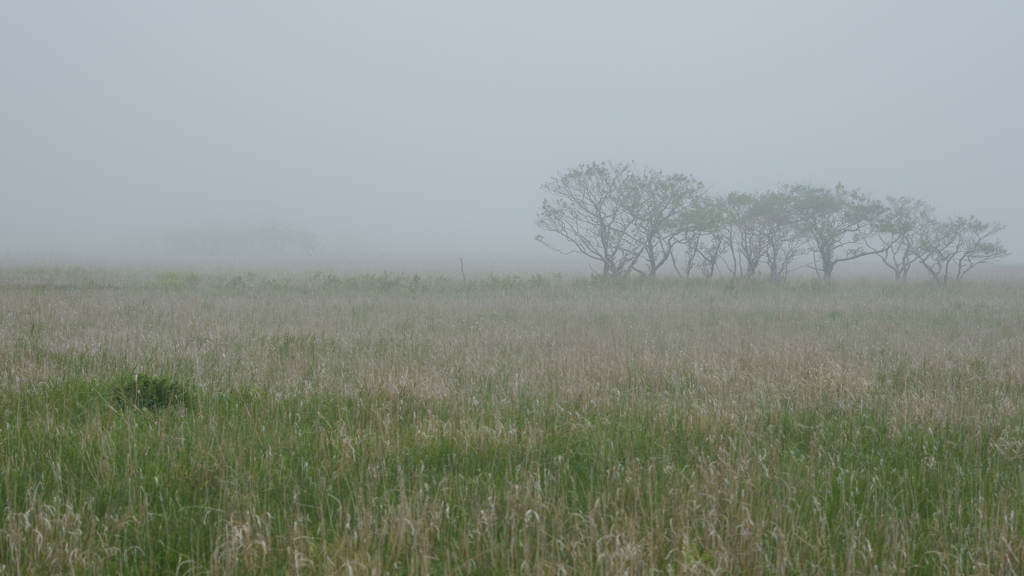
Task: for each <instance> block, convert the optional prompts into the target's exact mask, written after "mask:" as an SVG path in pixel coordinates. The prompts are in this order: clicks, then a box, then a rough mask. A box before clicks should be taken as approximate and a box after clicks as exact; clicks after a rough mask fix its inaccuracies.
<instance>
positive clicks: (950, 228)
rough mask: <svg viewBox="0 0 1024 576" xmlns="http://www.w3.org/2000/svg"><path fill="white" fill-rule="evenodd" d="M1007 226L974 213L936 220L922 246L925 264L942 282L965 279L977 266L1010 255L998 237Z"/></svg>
mask: <svg viewBox="0 0 1024 576" xmlns="http://www.w3.org/2000/svg"><path fill="white" fill-rule="evenodd" d="M1005 227H1006V226H1004V225H1003V224H1000V223H998V222H983V221H981V220H979V219H978V218H975V217H974V216H971V217H969V218H964V217H963V216H958V217H955V218H950V219H948V220H945V221H942V222H939V221H934V220H933V221H931V222H930V224H929V225H928V227H927V228H926V229H925V230H924V232H923V234H922V239H921V244H920V247H919V248H918V256H919V258H920V262H921V265H923V266H924V268H925V269H926V270H928V273H929V274H931V276H932V279H934V280H935V282H937V283H938V284H946V283H948V282H949V281H950V280H955V281H959V280H962V279H963V278H964V276H966V275H967V273H968V272H970V271H971V269H973V268H974V267H975V266H978V265H979V264H985V263H988V262H994V261H996V260H999V259H1000V258H1004V257H1006V256H1008V255H1009V254H1010V253H1009V251H1007V250H1006V248H1004V247H1003V244H1002V242H1001V241H1000V240H999V239H998V238H995V235H996V234H998V233H999V232H1000V231H1001V230H1002V229H1003V228H1005Z"/></svg>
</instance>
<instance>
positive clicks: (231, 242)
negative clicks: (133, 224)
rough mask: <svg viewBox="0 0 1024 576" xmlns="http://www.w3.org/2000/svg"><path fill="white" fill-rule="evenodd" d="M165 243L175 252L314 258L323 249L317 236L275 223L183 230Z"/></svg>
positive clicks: (168, 234) (170, 234) (171, 235)
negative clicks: (291, 251) (294, 253)
mask: <svg viewBox="0 0 1024 576" xmlns="http://www.w3.org/2000/svg"><path fill="white" fill-rule="evenodd" d="M166 241H167V244H168V245H169V246H170V247H171V248H172V249H174V250H176V251H178V252H184V253H188V254H237V253H249V254H258V253H263V254H273V253H280V252H285V251H287V250H289V249H292V248H298V249H300V250H302V251H303V252H305V253H306V254H309V255H313V254H314V253H316V252H317V251H319V250H320V249H321V247H322V243H321V242H320V239H319V238H318V237H317V235H316V234H314V233H312V232H309V231H307V230H301V229H300V230H292V229H291V228H290V227H289V226H285V225H283V224H274V223H267V224H259V225H255V226H240V227H238V228H224V227H223V226H210V227H205V228H184V229H180V230H175V231H172V232H168V233H167V236H166Z"/></svg>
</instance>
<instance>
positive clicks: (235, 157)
mask: <svg viewBox="0 0 1024 576" xmlns="http://www.w3.org/2000/svg"><path fill="white" fill-rule="evenodd" d="M1022 30H1024V3H1022V2H1019V1H1016V0H1015V1H1008V2H984V3H967V2H958V3H953V2H948V3H940V2H856V3H853V2H850V3H834V2H829V3H824V2H806V3H791V2H790V3H782V2H772V3H755V2H735V3H727V2H713V3H712V2H707V3H699V4H698V3H686V2H650V3H625V2H618V3H600V2H563V3H554V2H537V3H524V2H515V3H512V2H509V3H503V4H501V5H499V4H498V3H489V2H460V3H451V2H407V3H386V2H373V3H371V2H360V3H354V2H280V3H269V2H204V3H199V2H173V3H172V2H161V3H156V2H123V3H107V2H78V3H47V2H21V3H17V4H15V3H13V2H5V3H3V5H2V6H0V250H5V249H6V250H12V251H18V252H19V253H28V252H40V251H56V252H67V253H82V252H88V251H95V252H99V251H103V250H111V249H117V248H118V247H124V246H138V245H144V244H145V241H147V239H149V241H152V242H154V243H155V244H154V246H156V247H159V246H160V244H159V243H160V239H161V238H162V237H163V235H164V234H165V233H166V232H167V231H168V230H172V229H176V228H184V227H192V226H209V225H214V224H223V225H227V226H238V225H244V224H258V223H262V222H268V221H273V222H279V223H284V224H289V225H292V226H296V227H305V228H307V229H309V230H312V231H314V232H316V233H318V234H319V235H320V236H321V238H323V239H324V240H326V242H327V246H328V247H329V248H333V249H336V250H353V251H367V252H389V253H398V252H410V253H437V254H455V255H458V254H462V253H494V254H517V255H523V256H530V255H538V256H539V255H546V250H547V249H546V248H544V247H543V246H540V245H539V244H537V243H536V242H534V241H533V237H534V235H535V234H537V232H538V230H537V229H536V227H535V226H534V220H535V218H536V211H537V209H538V207H539V204H540V200H541V198H542V197H543V194H542V192H541V191H540V189H539V186H540V184H542V183H543V182H544V181H546V180H548V179H549V178H551V177H552V176H554V175H555V173H556V171H558V170H565V169H567V168H570V167H573V166H576V165H578V164H581V163H589V162H591V161H595V160H597V161H600V160H613V161H628V160H635V161H636V162H637V163H639V164H642V165H650V166H653V167H657V168H660V169H662V170H664V171H666V172H685V173H689V174H693V175H694V176H695V177H696V178H698V179H700V180H702V181H704V182H705V183H706V184H709V185H711V186H712V190H713V191H716V192H719V193H727V192H729V191H733V190H742V191H752V190H755V189H758V190H765V189H769V188H772V187H774V186H776V185H777V184H778V183H785V182H811V183H816V184H822V185H829V186H831V185H834V184H835V183H836V182H838V181H842V182H843V183H844V184H845V185H847V186H848V187H860V188H861V189H862V190H864V191H866V192H871V193H872V194H874V195H875V196H876V197H879V198H882V197H884V196H885V195H912V196H916V197H920V198H924V199H926V200H928V201H930V202H931V203H932V204H934V205H935V206H936V208H937V209H938V212H939V214H940V215H942V216H946V215H952V214H962V215H968V214H975V215H977V216H979V217H981V218H983V219H986V220H1000V221H1002V222H1004V223H1006V224H1007V225H1008V228H1007V230H1006V231H1004V232H1003V233H1002V235H1001V237H1002V238H1003V240H1004V243H1005V244H1006V245H1007V247H1008V248H1009V249H1010V250H1011V251H1013V252H1015V254H1014V256H1013V257H1012V258H1011V260H1010V261H1024V217H1022V216H1024V186H1022V179H1021V169H1022V168H1021V167H1022V166H1024V136H1022V134H1024V111H1022V103H1024V34H1022V32H1021V31H1022Z"/></svg>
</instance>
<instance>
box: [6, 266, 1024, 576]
mask: <svg viewBox="0 0 1024 576" xmlns="http://www.w3.org/2000/svg"><path fill="white" fill-rule="evenodd" d="M1022 314H1024V284H1021V283H1019V282H1013V281H1009V280H1001V281H1000V280H991V281H984V282H974V283H964V284H960V285H951V286H946V287H938V286H934V285H932V284H914V283H910V284H893V283H885V282H881V281H877V282H870V281H855V280H849V281H840V282H836V283H834V284H831V285H823V284H820V283H818V282H810V281H806V282H793V283H790V284H789V285H785V286H778V287H775V286H771V285H768V284H765V283H763V282H759V281H756V280H755V281H751V282H746V283H731V282H726V281H721V282H699V281H690V282H684V281H676V280H658V281H654V282H651V281H646V282H645V281H640V280H623V281H598V280H592V279H590V278H563V277H560V276H554V277H553V276H545V277H542V276H534V277H531V278H518V277H514V276H507V277H505V276H503V277H486V278H484V277H481V278H470V279H469V280H463V279H462V278H445V277H420V276H409V275H390V274H378V275H364V276H351V277H337V276H333V275H330V274H326V273H298V272H293V273H274V272H269V271H262V272H254V273H247V274H242V275H234V274H229V273H216V272H211V273H202V274H196V273H190V272H189V271H188V270H184V271H182V270H178V271H174V272H167V271H161V272H155V271H152V270H142V269H133V270H129V269H120V270H118V269H85V268H71V267H61V268H31V267H22V268H6V269H2V270H0V574H57V573H74V574H114V573H122V574H159V573H175V574H252V573H267V574H278V573H280V574H298V573H309V574H510V573H514V574H817V573H820V574H839V573H841V574H866V573H870V574H1020V573H1022V572H1024V519H1022V514H1024V318H1022ZM136 374H141V375H144V376H145V375H153V376H158V377H163V378H167V379H169V380H172V381H174V382H177V383H180V384H181V385H182V386H183V387H185V389H187V390H188V391H189V394H190V397H189V402H187V403H184V404H178V403H168V404H169V405H168V406H166V407H163V406H161V407H157V408H152V409H145V408H135V407H133V406H132V405H130V404H128V405H126V404H124V403H121V402H118V401H116V395H115V393H116V386H117V383H118V382H122V383H123V382H125V381H127V380H130V379H132V378H134V377H135V375H136Z"/></svg>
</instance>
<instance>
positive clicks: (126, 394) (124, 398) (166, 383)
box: [112, 374, 194, 410]
mask: <svg viewBox="0 0 1024 576" xmlns="http://www.w3.org/2000/svg"><path fill="white" fill-rule="evenodd" d="M112 401H113V403H114V406H117V407H118V408H122V409H123V408H127V407H129V406H134V407H136V408H139V409H145V410H157V409H159V408H167V407H170V406H184V407H186V408H187V407H190V406H192V404H193V401H194V399H193V394H192V392H191V390H189V387H188V386H186V385H185V384H182V383H180V382H176V381H174V380H171V379H170V378H167V377H163V376H150V375H148V374H138V375H131V374H126V375H124V376H122V377H120V378H118V379H117V380H116V381H115V382H114V386H113V398H112Z"/></svg>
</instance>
